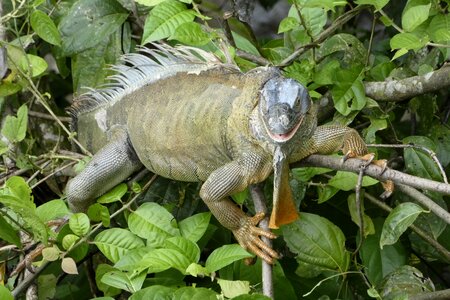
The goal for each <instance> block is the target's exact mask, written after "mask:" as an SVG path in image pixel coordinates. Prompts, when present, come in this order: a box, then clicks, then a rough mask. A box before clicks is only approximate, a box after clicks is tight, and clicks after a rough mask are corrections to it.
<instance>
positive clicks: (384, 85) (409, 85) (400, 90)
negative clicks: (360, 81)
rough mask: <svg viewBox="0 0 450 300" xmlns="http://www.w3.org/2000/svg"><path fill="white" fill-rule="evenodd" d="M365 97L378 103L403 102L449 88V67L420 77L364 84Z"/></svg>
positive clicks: (446, 66)
mask: <svg viewBox="0 0 450 300" xmlns="http://www.w3.org/2000/svg"><path fill="white" fill-rule="evenodd" d="M364 86H365V90H366V95H367V96H368V97H370V98H372V99H374V100H378V101H403V100H406V99H410V98H412V97H415V96H418V95H422V94H425V93H429V92H435V91H438V90H440V89H443V88H448V87H450V65H445V66H443V67H442V68H440V69H438V70H435V71H432V72H429V73H426V74H424V75H420V76H413V77H408V78H405V79H400V80H395V79H387V80H385V81H380V82H364Z"/></svg>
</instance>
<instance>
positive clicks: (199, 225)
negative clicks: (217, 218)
mask: <svg viewBox="0 0 450 300" xmlns="http://www.w3.org/2000/svg"><path fill="white" fill-rule="evenodd" d="M210 219H211V213H209V212H204V213H199V214H196V215H193V216H190V217H188V218H186V219H184V220H182V221H180V222H179V223H178V227H179V228H180V232H181V236H183V237H185V238H187V239H188V240H190V241H193V242H197V241H198V240H199V239H200V238H201V237H202V236H203V234H204V233H205V231H206V229H208V225H209V220H210Z"/></svg>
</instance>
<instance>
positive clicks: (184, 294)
mask: <svg viewBox="0 0 450 300" xmlns="http://www.w3.org/2000/svg"><path fill="white" fill-rule="evenodd" d="M218 296H219V295H218V294H217V293H216V292H214V291H211V290H209V289H206V288H201V287H192V286H187V287H182V288H180V289H178V290H176V291H175V293H173V298H172V300H184V299H192V300H217V299H218Z"/></svg>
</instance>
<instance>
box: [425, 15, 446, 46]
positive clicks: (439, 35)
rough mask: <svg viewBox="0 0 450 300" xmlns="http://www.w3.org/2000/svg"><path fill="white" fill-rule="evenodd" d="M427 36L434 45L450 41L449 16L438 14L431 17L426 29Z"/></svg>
mask: <svg viewBox="0 0 450 300" xmlns="http://www.w3.org/2000/svg"><path fill="white" fill-rule="evenodd" d="M427 32H428V35H429V36H430V37H431V39H432V40H433V41H434V42H436V43H445V42H448V41H449V40H450V15H449V14H445V15H442V14H438V15H436V16H434V17H433V19H432V20H431V22H430V25H429V26H428V29H427Z"/></svg>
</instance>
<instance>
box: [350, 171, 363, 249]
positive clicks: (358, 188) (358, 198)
mask: <svg viewBox="0 0 450 300" xmlns="http://www.w3.org/2000/svg"><path fill="white" fill-rule="evenodd" d="M365 169H366V165H361V166H360V168H359V174H358V181H357V183H356V187H355V198H356V199H355V201H356V214H357V215H358V218H359V220H358V221H359V224H358V225H359V242H358V246H357V247H356V249H355V251H354V252H353V254H356V253H358V251H359V249H360V248H361V246H362V243H363V241H364V217H363V211H362V207H361V188H362V181H363V178H364V171H365Z"/></svg>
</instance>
